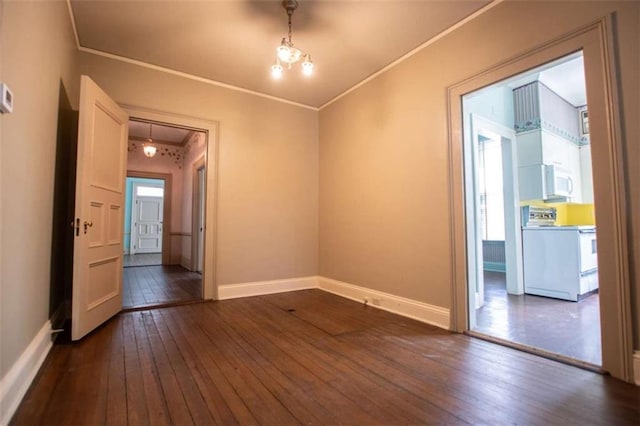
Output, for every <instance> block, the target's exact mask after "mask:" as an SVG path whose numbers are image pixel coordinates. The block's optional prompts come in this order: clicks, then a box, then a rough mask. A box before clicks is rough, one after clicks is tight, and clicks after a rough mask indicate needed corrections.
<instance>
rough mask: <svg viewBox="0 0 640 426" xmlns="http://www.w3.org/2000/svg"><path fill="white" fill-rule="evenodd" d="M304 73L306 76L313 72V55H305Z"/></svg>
mask: <svg viewBox="0 0 640 426" xmlns="http://www.w3.org/2000/svg"><path fill="white" fill-rule="evenodd" d="M302 73H303V74H304V75H306V76H309V75H311V74H313V62H311V55H304V62H303V63H302Z"/></svg>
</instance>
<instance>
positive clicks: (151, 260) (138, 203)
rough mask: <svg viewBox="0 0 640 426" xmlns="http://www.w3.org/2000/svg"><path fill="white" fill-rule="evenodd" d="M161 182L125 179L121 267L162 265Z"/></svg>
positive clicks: (162, 215) (162, 187)
mask: <svg viewBox="0 0 640 426" xmlns="http://www.w3.org/2000/svg"><path fill="white" fill-rule="evenodd" d="M163 221H164V180H163V179H149V178H146V179H145V178H136V177H130V176H128V177H127V180H126V191H125V220H124V238H123V241H124V252H125V254H124V260H123V266H124V267H125V268H126V267H134V266H157V265H162V246H163V240H164V238H163V233H162V230H163Z"/></svg>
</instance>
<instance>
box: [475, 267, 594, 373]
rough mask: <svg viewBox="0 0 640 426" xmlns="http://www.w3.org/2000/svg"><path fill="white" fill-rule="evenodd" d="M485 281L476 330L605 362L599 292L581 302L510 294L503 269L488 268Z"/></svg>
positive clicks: (592, 360) (589, 361) (551, 350)
mask: <svg viewBox="0 0 640 426" xmlns="http://www.w3.org/2000/svg"><path fill="white" fill-rule="evenodd" d="M484 284H485V289H484V294H485V305H484V306H483V307H481V308H480V309H477V310H476V320H477V322H476V328H474V329H473V330H474V331H478V332H480V333H483V334H487V335H489V336H494V337H498V338H501V339H505V340H509V341H512V342H516V343H522V344H525V345H528V346H533V347H536V348H540V349H544V350H547V351H550V352H553V353H556V354H560V355H564V356H566V357H569V358H574V359H578V360H581V361H585V362H588V363H591V364H594V365H597V366H601V365H602V349H601V342H600V297H599V295H598V294H593V295H590V296H588V297H586V298H585V299H583V300H581V301H579V302H569V301H566V300H559V299H552V298H550V297H542V296H533V295H530V294H523V295H519V296H516V295H512V294H507V284H506V278H505V274H504V273H503V272H489V271H485V272H484Z"/></svg>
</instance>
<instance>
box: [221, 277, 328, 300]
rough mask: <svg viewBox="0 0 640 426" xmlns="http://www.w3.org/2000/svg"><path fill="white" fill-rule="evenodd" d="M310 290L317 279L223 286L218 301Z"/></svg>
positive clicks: (306, 278)
mask: <svg viewBox="0 0 640 426" xmlns="http://www.w3.org/2000/svg"><path fill="white" fill-rule="evenodd" d="M311 288H318V279H317V277H315V276H313V277H300V278H287V279H284V280H273V281H258V282H253V283H242V284H225V285H221V286H218V299H219V300H225V299H235V298H238V297H250V296H260V295H263V294H273V293H283V292H285V291H295V290H308V289H311Z"/></svg>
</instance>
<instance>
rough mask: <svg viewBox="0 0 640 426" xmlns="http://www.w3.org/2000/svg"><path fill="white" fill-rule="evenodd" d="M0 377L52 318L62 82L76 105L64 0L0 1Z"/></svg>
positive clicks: (71, 42) (72, 43) (76, 82)
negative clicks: (0, 109)
mask: <svg viewBox="0 0 640 426" xmlns="http://www.w3.org/2000/svg"><path fill="white" fill-rule="evenodd" d="M0 28H1V31H2V80H3V81H4V82H6V83H8V84H9V87H10V88H11V90H12V91H13V94H14V97H15V101H14V112H13V113H12V114H3V115H2V118H1V120H2V148H1V149H2V158H1V161H2V168H1V171H0V182H2V187H1V190H0V193H1V196H2V211H1V215H0V217H1V219H2V222H1V229H2V231H1V232H2V240H1V254H2V260H1V262H2V263H1V266H0V277H1V281H0V282H1V286H2V287H1V289H0V290H1V293H2V297H1V299H2V301H1V302H0V303H1V306H0V309H1V311H2V312H1V317H2V325H1V328H0V346H1V349H0V360H1V361H0V375H1V376H4V375H5V374H6V372H7V371H8V369H9V368H10V367H11V365H12V364H13V363H14V362H15V361H16V359H17V358H18V356H19V355H20V354H21V353H22V351H24V349H25V348H26V347H27V345H28V344H29V342H30V341H31V340H32V339H33V337H34V336H35V335H36V333H37V332H38V331H39V330H40V329H41V328H42V326H43V325H44V324H45V322H46V321H47V319H48V318H49V283H50V274H49V271H50V257H51V235H52V232H51V227H52V209H53V177H54V159H55V157H56V132H57V130H56V129H57V118H58V117H57V116H58V97H59V96H60V93H59V92H60V83H61V80H62V83H63V84H64V87H65V88H66V90H67V92H68V94H69V98H70V99H71V101H72V103H73V104H74V106H76V107H77V100H78V93H77V90H78V87H79V78H78V75H77V74H76V72H75V59H76V56H75V54H76V53H75V41H74V38H73V33H72V32H71V26H70V25H69V16H68V12H67V6H66V4H65V3H64V2H7V1H5V2H3V4H2V23H1V25H0Z"/></svg>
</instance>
